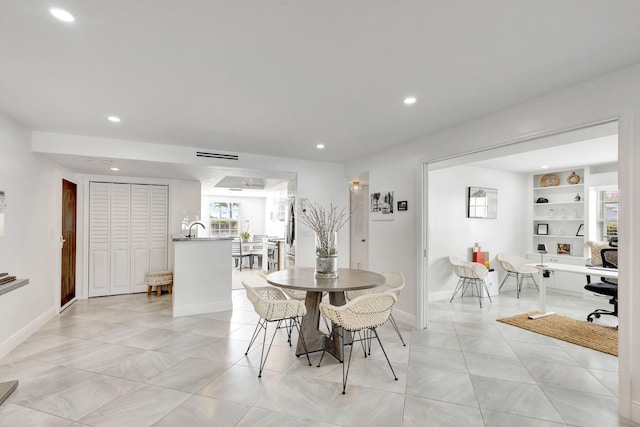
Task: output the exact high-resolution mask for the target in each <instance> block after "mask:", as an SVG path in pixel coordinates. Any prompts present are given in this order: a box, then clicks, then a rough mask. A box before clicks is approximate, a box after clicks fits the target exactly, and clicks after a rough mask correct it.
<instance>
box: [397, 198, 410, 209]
mask: <svg viewBox="0 0 640 427" xmlns="http://www.w3.org/2000/svg"><path fill="white" fill-rule="evenodd" d="M407 208H408V205H407V201H406V200H401V201H399V202H398V210H399V211H406V210H407Z"/></svg>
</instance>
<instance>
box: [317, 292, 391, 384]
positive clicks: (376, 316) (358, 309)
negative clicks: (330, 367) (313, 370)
mask: <svg viewBox="0 0 640 427" xmlns="http://www.w3.org/2000/svg"><path fill="white" fill-rule="evenodd" d="M396 301H397V298H396V296H395V294H393V293H391V292H383V293H376V294H369V295H361V296H359V297H356V298H354V299H352V300H351V301H349V302H348V303H346V304H345V305H340V306H335V305H331V304H329V303H326V302H321V303H320V312H321V313H322V315H323V316H325V317H326V318H327V319H329V320H331V322H333V326H332V329H333V328H339V329H338V330H339V334H340V341H341V342H342V355H343V358H344V355H345V346H346V345H347V344H351V349H350V351H349V359H348V361H347V363H346V364H345V363H344V360H343V361H342V362H343V363H342V394H345V392H346V388H347V378H348V377H349V368H350V367H351V356H352V354H353V344H355V343H356V342H361V343H362V346H363V349H364V357H367V351H369V352H370V349H368V348H367V346H371V340H372V337H375V338H376V339H377V340H378V344H380V348H381V349H382V353H383V354H384V357H385V358H386V359H387V363H388V364H389V368H391V373H392V374H393V378H394V379H395V380H396V381H397V380H398V376H397V375H396V373H395V371H394V370H393V366H391V362H390V361H389V357H387V352H386V351H385V350H384V347H383V346H382V342H381V341H380V337H379V336H378V332H377V331H376V328H377V327H378V326H381V325H383V324H384V323H385V322H386V321H387V320H389V316H391V309H392V308H393V304H395V302H396ZM344 331H348V332H350V333H351V334H358V339H355V337H353V339H352V341H351V343H345V333H344ZM331 332H332V333H331V335H333V331H331ZM363 332H364V336H363V334H362V333H363ZM370 334H372V336H370ZM326 351H327V349H326V346H325V349H324V351H323V352H322V356H321V357H320V360H319V361H318V367H319V366H320V364H321V363H322V359H323V358H324V354H325V353H326ZM345 365H346V367H345Z"/></svg>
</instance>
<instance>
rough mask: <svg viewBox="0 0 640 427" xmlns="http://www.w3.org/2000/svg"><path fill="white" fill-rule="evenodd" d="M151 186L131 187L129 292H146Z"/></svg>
mask: <svg viewBox="0 0 640 427" xmlns="http://www.w3.org/2000/svg"><path fill="white" fill-rule="evenodd" d="M150 187H151V186H149V185H138V184H134V185H132V186H131V292H143V291H146V290H147V285H146V283H145V281H144V274H145V273H146V272H147V271H150V269H149V240H150V239H149V236H150V224H149V210H150V206H151V188H150Z"/></svg>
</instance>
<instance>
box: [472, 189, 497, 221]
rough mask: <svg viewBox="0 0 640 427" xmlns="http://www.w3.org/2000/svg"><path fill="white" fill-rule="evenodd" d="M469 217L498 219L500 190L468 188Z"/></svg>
mask: <svg viewBox="0 0 640 427" xmlns="http://www.w3.org/2000/svg"><path fill="white" fill-rule="evenodd" d="M467 217H468V218H488V219H494V218H497V217H498V190H496V189H495V188H484V187H468V191H467Z"/></svg>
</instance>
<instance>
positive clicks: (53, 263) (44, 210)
mask: <svg viewBox="0 0 640 427" xmlns="http://www.w3.org/2000/svg"><path fill="white" fill-rule="evenodd" d="M29 140H30V133H29V132H28V131H27V130H25V129H23V128H21V127H20V126H19V125H17V124H16V123H15V122H13V121H11V120H10V119H8V118H7V117H6V116H4V115H2V114H0V190H2V191H4V192H5V193H6V201H7V208H6V209H5V211H4V213H5V235H4V237H0V271H2V272H8V273H10V274H12V275H15V276H17V277H19V278H27V279H29V284H28V285H27V286H24V287H22V288H20V289H17V290H15V291H12V292H9V293H7V294H4V295H0V358H1V357H3V356H4V355H5V354H6V353H7V352H9V351H10V350H12V349H13V347H15V346H16V345H17V344H19V343H20V342H21V341H23V340H24V339H25V338H26V337H27V336H28V335H29V334H31V333H32V332H33V331H34V330H35V329H37V328H38V327H39V326H40V325H41V324H43V323H44V322H46V321H47V320H48V319H49V318H51V317H52V316H53V315H55V313H57V310H56V307H57V306H59V302H58V303H57V306H56V299H57V298H58V296H59V293H60V291H59V289H58V287H59V286H60V279H59V277H60V273H59V272H60V266H59V264H60V246H59V240H58V239H59V236H60V232H61V230H60V228H61V220H60V219H61V202H60V201H61V186H62V173H66V171H63V170H61V169H60V168H58V167H56V165H54V164H53V163H51V162H50V161H48V160H47V159H45V158H43V157H42V156H40V155H38V154H33V153H32V152H31V149H30V145H29Z"/></svg>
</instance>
